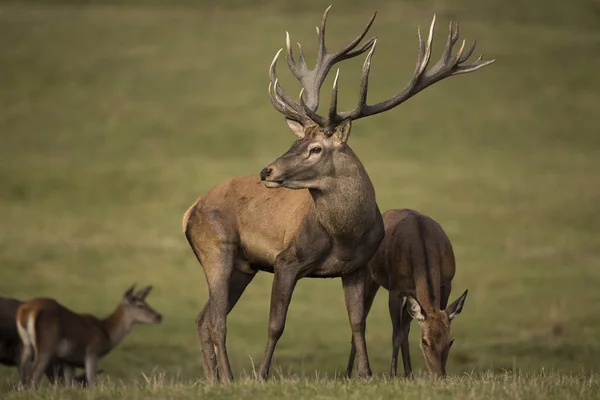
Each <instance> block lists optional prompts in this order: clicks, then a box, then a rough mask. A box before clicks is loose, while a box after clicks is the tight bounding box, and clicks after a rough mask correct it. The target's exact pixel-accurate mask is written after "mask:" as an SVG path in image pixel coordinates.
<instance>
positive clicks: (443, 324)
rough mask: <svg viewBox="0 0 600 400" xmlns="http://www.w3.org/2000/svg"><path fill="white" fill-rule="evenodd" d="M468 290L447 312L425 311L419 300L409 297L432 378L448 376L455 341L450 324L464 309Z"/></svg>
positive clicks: (447, 308) (412, 314)
mask: <svg viewBox="0 0 600 400" xmlns="http://www.w3.org/2000/svg"><path fill="white" fill-rule="evenodd" d="M467 292H468V291H467V290H465V292H464V293H463V294H462V295H461V296H460V297H459V298H458V299H456V300H455V301H454V303H452V304H450V305H449V306H448V307H446V309H445V310H441V311H440V310H429V311H425V310H424V309H423V307H421V304H420V303H419V301H418V300H417V299H415V298H414V297H412V296H408V298H407V299H406V301H407V302H408V307H407V308H408V313H409V314H410V316H411V317H413V319H416V320H417V322H418V323H419V327H420V328H421V351H422V352H423V356H424V357H425V364H427V369H428V370H429V374H430V375H431V376H432V377H436V378H439V377H445V376H446V362H447V361H448V354H449V353H450V348H451V347H452V344H453V343H454V339H452V336H451V335H450V324H451V322H452V320H453V319H454V318H456V317H457V316H458V315H459V314H460V312H461V311H462V309H463V306H464V304H465V300H466V298H467Z"/></svg>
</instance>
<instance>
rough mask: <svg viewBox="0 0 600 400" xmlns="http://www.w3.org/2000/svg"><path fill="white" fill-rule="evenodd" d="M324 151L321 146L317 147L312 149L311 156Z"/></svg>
mask: <svg viewBox="0 0 600 400" xmlns="http://www.w3.org/2000/svg"><path fill="white" fill-rule="evenodd" d="M322 150H323V149H322V148H321V147H319V146H315V147H313V148H311V149H310V154H311V155H312V154H319V153H320V152H321V151H322Z"/></svg>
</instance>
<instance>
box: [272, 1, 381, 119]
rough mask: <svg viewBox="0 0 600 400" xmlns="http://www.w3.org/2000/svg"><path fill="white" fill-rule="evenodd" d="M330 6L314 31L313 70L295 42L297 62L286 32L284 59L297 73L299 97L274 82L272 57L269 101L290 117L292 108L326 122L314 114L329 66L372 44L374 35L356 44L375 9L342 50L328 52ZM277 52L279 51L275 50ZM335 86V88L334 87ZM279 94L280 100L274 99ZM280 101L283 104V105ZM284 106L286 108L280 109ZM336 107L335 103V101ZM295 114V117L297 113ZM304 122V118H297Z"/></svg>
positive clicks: (300, 47) (368, 24)
mask: <svg viewBox="0 0 600 400" xmlns="http://www.w3.org/2000/svg"><path fill="white" fill-rule="evenodd" d="M331 7H332V6H329V7H327V9H325V12H324V13H323V16H322V18H321V24H320V26H318V27H317V35H318V49H317V62H316V65H315V67H314V68H313V69H312V70H309V69H308V66H307V64H306V59H305V58H304V54H303V52H302V46H301V45H300V43H298V47H299V50H300V58H299V63H296V60H295V59H294V54H293V51H292V47H291V40H290V35H289V33H288V32H286V49H287V52H286V59H287V64H288V67H289V69H290V71H291V72H292V74H293V75H294V76H295V77H296V79H297V80H298V81H299V82H300V84H301V86H302V88H303V89H304V90H303V91H302V92H301V93H302V95H301V97H300V99H299V100H298V101H296V100H294V99H292V98H291V97H290V96H289V95H287V94H286V93H285V92H284V91H283V90H282V89H281V87H280V86H278V85H275V80H276V79H277V77H276V73H275V64H276V62H277V56H276V57H275V58H274V60H273V63H272V64H271V68H270V75H271V83H272V91H273V92H271V89H270V90H269V93H270V97H271V102H272V103H273V106H274V107H275V108H276V109H277V110H278V111H280V112H282V113H284V114H285V115H286V116H288V117H289V111H290V109H291V110H293V111H294V112H295V113H296V114H304V115H305V118H304V119H306V118H308V119H310V120H312V121H313V122H315V123H317V124H319V125H322V126H323V124H326V121H327V118H323V117H321V116H319V115H317V114H316V111H317V109H318V108H319V92H320V90H321V86H322V85H323V82H324V81H325V78H326V77H327V74H328V73H329V70H330V69H331V67H332V66H333V65H334V64H336V63H337V62H340V61H342V60H347V59H349V58H353V57H356V56H359V55H361V54H363V53H364V52H365V51H367V50H369V49H370V48H372V45H373V43H374V41H375V39H371V40H369V41H368V42H367V43H365V44H364V45H362V46H360V47H359V48H356V47H357V46H358V44H359V43H360V42H361V41H362V40H363V39H364V37H365V36H366V35H367V32H368V31H369V29H370V28H371V26H372V25H373V22H374V21H375V17H376V15H377V13H374V14H373V16H372V17H371V19H370V20H369V22H368V23H367V25H366V26H365V28H364V29H363V30H362V32H361V33H360V34H359V35H358V36H357V37H356V38H355V39H354V40H353V41H351V42H350V43H349V44H348V45H346V46H345V47H344V48H343V49H342V50H340V51H338V52H336V53H328V52H327V47H326V45H325V31H326V26H327V16H328V14H329V11H330V10H331ZM278 54H279V53H278ZM336 90H337V89H336ZM277 98H279V100H278V99H277ZM279 101H281V103H283V104H284V105H285V106H282V104H281V103H280V102H279ZM284 107H285V112H284V111H283V109H284ZM336 109H337V105H336ZM296 118H297V117H296ZM299 122H303V121H299Z"/></svg>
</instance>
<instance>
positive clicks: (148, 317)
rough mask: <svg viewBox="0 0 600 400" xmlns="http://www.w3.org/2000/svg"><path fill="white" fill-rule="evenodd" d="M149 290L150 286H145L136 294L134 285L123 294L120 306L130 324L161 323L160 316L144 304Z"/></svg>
mask: <svg viewBox="0 0 600 400" xmlns="http://www.w3.org/2000/svg"><path fill="white" fill-rule="evenodd" d="M151 290H152V286H146V287H145V288H144V289H142V290H140V291H138V292H137V293H136V292H135V285H133V286H131V287H130V288H129V289H127V291H126V292H125V294H123V300H122V302H121V304H122V305H123V310H124V312H125V314H126V316H127V317H128V319H129V320H130V321H131V322H132V323H137V324H158V323H160V322H161V321H162V319H163V317H162V315H161V314H160V313H159V312H157V311H156V310H154V309H153V308H152V307H150V305H149V304H148V303H147V302H146V297H148V294H149V293H150V291H151Z"/></svg>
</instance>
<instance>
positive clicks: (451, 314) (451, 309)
mask: <svg viewBox="0 0 600 400" xmlns="http://www.w3.org/2000/svg"><path fill="white" fill-rule="evenodd" d="M468 292H469V290H468V289H467V290H465V292H464V293H463V294H462V295H461V296H460V297H459V298H458V299H456V300H454V303H452V304H450V305H449V306H448V307H446V314H447V315H448V318H449V319H450V321H452V320H453V319H454V318H456V317H458V315H459V314H460V312H461V311H462V309H463V306H464V305H465V300H466V299H467V293H468Z"/></svg>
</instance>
